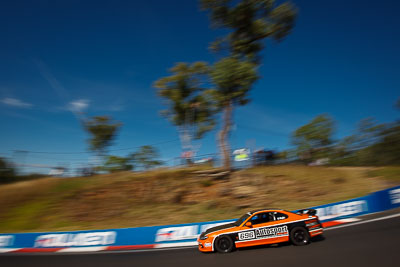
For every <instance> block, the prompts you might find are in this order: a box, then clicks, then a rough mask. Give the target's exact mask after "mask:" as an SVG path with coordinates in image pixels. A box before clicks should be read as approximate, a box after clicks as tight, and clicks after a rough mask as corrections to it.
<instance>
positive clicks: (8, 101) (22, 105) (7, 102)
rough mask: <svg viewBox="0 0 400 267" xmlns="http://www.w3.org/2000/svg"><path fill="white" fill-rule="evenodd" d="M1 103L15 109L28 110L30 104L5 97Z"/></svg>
mask: <svg viewBox="0 0 400 267" xmlns="http://www.w3.org/2000/svg"><path fill="white" fill-rule="evenodd" d="M1 103H3V104H4V105H7V106H12V107H17V108H30V107H32V104H30V103H27V102H24V101H22V100H20V99H17V98H11V97H6V98H3V99H2V100H1Z"/></svg>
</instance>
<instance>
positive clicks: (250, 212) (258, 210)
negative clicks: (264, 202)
mask: <svg viewBox="0 0 400 267" xmlns="http://www.w3.org/2000/svg"><path fill="white" fill-rule="evenodd" d="M260 211H267V212H268V211H284V210H283V209H256V210H251V211H249V212H248V213H249V214H250V215H252V214H254V213H257V212H260Z"/></svg>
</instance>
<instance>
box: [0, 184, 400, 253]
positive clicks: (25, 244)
mask: <svg viewBox="0 0 400 267" xmlns="http://www.w3.org/2000/svg"><path fill="white" fill-rule="evenodd" d="M397 207H400V186H397V187H393V188H389V189H385V190H382V191H378V192H374V193H372V194H369V195H367V196H365V197H360V198H354V199H350V200H346V201H341V202H336V203H331V204H327V205H321V206H316V207H311V208H313V209H316V210H317V215H318V216H319V217H320V220H321V221H322V222H329V221H333V220H338V219H344V218H349V217H356V216H360V215H364V214H368V213H374V212H379V211H384V210H388V209H392V208H397ZM232 221H234V219H232V220H224V221H213V222H202V223H191V224H179V225H164V226H151V227H137V228H123V229H107V230H90V231H72V232H51V233H10V234H0V252H11V251H29V252H34V251H65V252H67V251H80V249H82V251H96V250H104V249H107V250H112V249H142V248H162V247H178V246H191V245H196V239H197V236H198V235H199V234H200V233H201V232H203V231H205V230H206V229H208V228H210V227H213V226H216V225H219V224H224V223H228V222H232Z"/></svg>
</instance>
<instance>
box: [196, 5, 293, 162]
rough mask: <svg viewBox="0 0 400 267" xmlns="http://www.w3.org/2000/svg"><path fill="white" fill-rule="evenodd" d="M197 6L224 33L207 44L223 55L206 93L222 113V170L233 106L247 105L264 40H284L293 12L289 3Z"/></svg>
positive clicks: (219, 136)
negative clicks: (212, 85)
mask: <svg viewBox="0 0 400 267" xmlns="http://www.w3.org/2000/svg"><path fill="white" fill-rule="evenodd" d="M200 5H201V8H202V9H204V10H207V11H209V12H210V20H211V23H212V26H213V27H215V28H222V29H225V30H227V31H228V33H227V34H226V35H225V36H223V37H221V38H218V39H217V40H216V41H214V42H213V43H212V44H211V45H210V48H211V49H212V50H213V51H216V52H219V53H220V54H221V55H222V56H223V58H222V59H220V60H219V61H218V62H216V63H215V64H214V66H213V68H212V71H211V77H212V81H213V83H214V85H215V88H214V89H212V90H210V94H211V95H213V96H214V101H215V102H216V106H218V107H219V111H222V112H223V116H222V117H223V119H222V128H221V130H220V132H219V134H218V140H219V146H220V150H221V154H222V155H223V162H224V167H225V168H226V169H230V150H229V142H228V136H229V132H230V128H231V127H230V125H231V124H232V115H233V110H234V107H235V106H238V105H245V104H247V103H248V102H249V98H248V94H249V91H250V90H251V88H252V86H253V84H254V82H255V81H256V80H257V79H258V75H257V72H258V70H257V67H258V65H259V64H260V63H261V57H260V52H261V51H262V49H263V48H264V43H265V40H266V39H273V40H276V41H280V40H282V39H283V38H284V37H286V36H287V35H288V34H289V33H290V31H291V29H292V28H293V26H294V21H295V17H296V9H295V7H294V6H293V5H292V4H290V3H289V2H284V3H282V4H280V5H277V4H276V2H275V1H274V0H241V1H231V0H201V1H200Z"/></svg>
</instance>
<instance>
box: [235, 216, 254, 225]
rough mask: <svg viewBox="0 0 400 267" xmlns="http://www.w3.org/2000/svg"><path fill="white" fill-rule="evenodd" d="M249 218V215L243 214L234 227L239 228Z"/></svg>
mask: <svg viewBox="0 0 400 267" xmlns="http://www.w3.org/2000/svg"><path fill="white" fill-rule="evenodd" d="M249 217H250V214H248V213H246V214H244V215H243V216H242V217H240V218H239V219H238V220H237V221H236V222H235V225H236V226H240V225H241V224H242V223H243V222H244V221H245V220H246V219H247V218H249Z"/></svg>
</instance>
